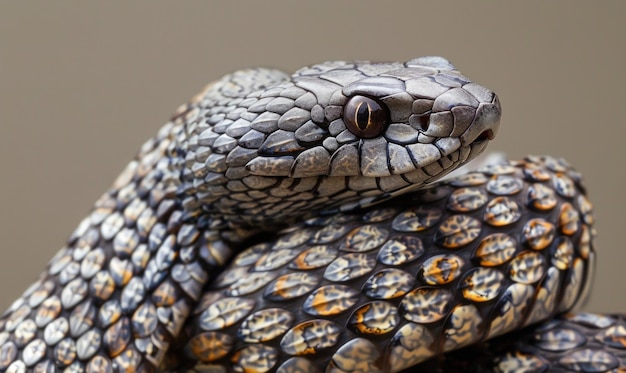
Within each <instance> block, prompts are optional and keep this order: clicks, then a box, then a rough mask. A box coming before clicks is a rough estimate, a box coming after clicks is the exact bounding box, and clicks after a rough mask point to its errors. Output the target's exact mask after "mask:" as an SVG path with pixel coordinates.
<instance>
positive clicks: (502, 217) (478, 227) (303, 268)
mask: <svg viewBox="0 0 626 373" xmlns="http://www.w3.org/2000/svg"><path fill="white" fill-rule="evenodd" d="M592 223H593V218H592V216H591V204H590V202H589V201H588V199H587V198H586V196H585V195H584V188H583V186H582V184H581V180H580V175H579V174H578V173H576V172H575V171H574V170H573V169H571V167H569V166H568V165H567V164H566V163H564V161H562V160H557V159H554V158H549V157H528V158H527V159H526V160H523V161H517V162H509V163H503V164H499V165H492V166H488V167H485V168H483V169H481V170H480V172H473V173H469V174H466V175H464V176H461V177H458V178H454V179H451V180H448V181H445V182H440V183H437V184H435V185H432V186H431V187H430V188H428V189H425V190H422V191H419V192H415V193H410V194H407V195H404V196H402V197H398V198H396V199H393V200H390V201H387V202H386V203H385V204H384V205H382V206H380V205H379V206H374V207H372V208H369V209H366V210H364V211H359V212H358V213H344V214H336V215H333V216H330V217H318V218H313V219H309V220H306V221H304V222H302V223H300V224H295V225H294V226H292V227H290V228H287V229H286V230H284V231H282V232H281V233H279V234H278V236H277V237H276V238H274V239H272V240H270V241H268V242H262V243H259V244H257V245H254V246H251V247H250V248H248V249H246V250H245V251H243V252H242V253H240V254H238V255H237V256H236V257H235V258H234V260H233V261H232V262H231V264H230V265H229V266H228V267H227V268H226V269H225V270H224V272H222V274H221V275H220V276H219V277H218V278H217V279H216V280H215V281H213V282H212V283H210V285H209V288H208V289H207V290H206V291H205V292H204V294H203V296H202V299H201V301H200V302H199V304H198V306H197V307H196V309H195V311H194V312H193V316H192V317H191V318H190V320H189V322H188V323H187V325H186V327H185V330H186V331H185V333H183V336H184V338H182V340H183V341H184V344H183V348H182V350H181V351H180V352H178V351H172V354H170V359H169V361H168V363H169V364H171V366H170V367H169V369H174V367H176V366H177V367H178V368H177V369H178V371H185V370H186V369H191V371H194V372H205V371H207V370H208V371H220V372H248V371H261V372H270V371H279V372H285V373H286V372H324V371H326V372H398V371H401V370H403V369H407V368H410V367H412V366H413V365H415V364H418V363H420V362H423V361H425V360H426V359H430V358H433V357H438V356H440V355H442V354H443V353H445V352H449V351H453V350H456V349H458V348H461V347H466V346H469V345H471V344H475V343H477V342H481V341H484V340H487V339H491V338H494V337H498V336H501V335H503V334H506V333H510V332H512V331H514V330H517V329H520V328H522V327H524V326H527V325H531V324H535V323H537V322H540V321H543V320H546V319H548V318H550V317H552V316H554V315H555V314H557V313H563V312H566V311H569V310H571V309H572V308H574V306H575V305H576V303H577V302H580V301H581V300H582V299H584V298H585V297H586V293H587V292H588V290H589V283H590V278H591V275H592V274H591V272H592V269H593V264H594V258H595V254H594V252H593V249H592V244H591V236H592V229H593V228H592ZM545 328H547V326H546V327H545ZM555 329H556V330H557V331H560V332H562V331H564V330H565V327H561V326H559V327H556V328H555ZM614 334H619V333H614ZM548 338H549V337H546V338H544V344H543V345H540V344H539V343H537V345H539V346H540V347H545V346H546V345H548V346H551V347H552V348H553V349H554V348H555V347H554V346H557V347H560V348H561V349H562V350H565V349H566V347H563V346H568V345H567V344H562V345H561V346H559V345H558V344H556V343H549V342H547V341H546V339H548ZM528 339H529V338H528ZM528 339H527V340H528ZM552 339H555V337H554V336H552ZM505 340H506V341H508V343H514V341H515V339H513V338H510V337H508V336H507V337H505ZM501 345H502V343H496V344H494V346H496V347H498V346H501ZM516 347H517V348H518V349H522V350H523V348H524V347H528V343H527V344H526V345H523V346H516ZM619 347H620V348H623V345H622V344H620V345H619ZM533 348H534V350H535V351H536V350H538V348H537V347H533ZM539 351H540V350H539ZM462 356H465V358H464V359H463V358H461V357H462ZM471 356H472V355H471V354H466V355H459V357H457V358H454V359H449V358H441V359H440V360H435V362H434V363H428V364H429V365H428V368H423V370H421V369H420V368H415V370H411V371H432V370H433V369H437V368H441V371H442V372H446V371H448V369H451V368H452V367H455V368H459V369H461V368H460V367H462V368H463V369H465V368H467V367H470V366H479V365H478V360H476V361H474V360H471V359H470V358H469V357H471ZM579 359H580V357H579ZM181 360H182V361H181ZM529 360H532V359H529ZM535 360H540V359H539V358H537V359H535ZM548 361H551V360H548ZM601 361H602V360H598V364H600V363H601ZM557 362H558V360H555V361H554V363H555V364H557ZM475 363H476V365H474V364H475ZM480 363H481V364H482V366H483V367H490V368H489V369H491V367H493V366H494V365H495V366H496V367H498V368H502V369H503V370H504V371H509V372H513V371H515V370H514V369H513V370H512V369H511V368H509V370H506V369H505V368H506V367H507V366H508V367H511V366H512V365H513V364H516V365H515V366H516V367H518V368H519V367H523V366H528V363H527V362H526V361H522V359H521V358H517V357H516V355H513V356H510V355H504V354H503V355H502V356H498V355H497V354H495V353H493V354H491V355H487V354H486V353H485V354H484V356H483V358H482V360H481V361H480ZM533 363H536V361H533ZM438 364H439V366H438ZM446 364H447V365H446ZM489 364H491V365H489ZM525 364H526V365H525ZM555 366H556V365H555ZM444 367H445V368H444ZM211 369H213V370H211Z"/></svg>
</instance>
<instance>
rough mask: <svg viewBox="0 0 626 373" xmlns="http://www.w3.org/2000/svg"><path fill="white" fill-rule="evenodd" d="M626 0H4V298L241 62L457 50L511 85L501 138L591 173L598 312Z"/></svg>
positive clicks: (614, 192)
mask: <svg viewBox="0 0 626 373" xmlns="http://www.w3.org/2000/svg"><path fill="white" fill-rule="evenodd" d="M625 15H626V2H623V1H614V2H577V1H550V2H543V1H541V2H540V1H536V2H528V1H527V2H516V3H512V2H502V3H501V2H495V1H494V2H439V1H429V2H415V1H403V2H382V1H380V2H379V1H368V2H363V1H360V2H336V1H306V2H304V1H302V2H297V3H296V2H287V1H285V2H220V3H218V2H193V1H189V2H173V1H150V2H147V1H145V2H132V3H129V4H127V3H122V2H117V3H115V2H114V3H108V2H107V3H105V2H99V3H96V2H54V3H52V2H17V1H15V2H12V3H11V2H1V3H0V181H1V182H0V243H1V245H0V250H2V252H1V254H0V284H2V285H1V286H0V308H5V307H6V306H7V305H8V304H10V302H11V301H12V300H13V299H14V298H16V297H17V296H18V295H19V294H20V293H21V292H22V291H23V290H24V289H25V288H26V287H27V286H28V284H29V283H31V282H32V281H33V280H34V279H35V278H36V276H37V275H38V274H39V273H40V271H42V270H43V268H44V266H45V265H46V263H47V261H48V260H49V258H50V257H52V255H53V254H54V253H55V252H56V251H57V250H58V249H59V248H61V246H62V245H63V243H64V240H65V239H66V237H67V236H68V235H69V233H70V232H71V231H72V230H73V229H74V227H75V225H76V224H77V223H78V222H79V221H80V220H81V218H82V217H83V216H84V215H85V214H86V213H87V212H88V211H89V209H90V207H91V204H92V203H93V202H94V201H95V200H96V198H97V197H98V196H99V195H100V194H101V193H102V192H104V191H105V190H106V188H107V187H108V186H109V184H110V183H111V182H112V181H113V179H114V178H115V176H116V175H117V173H118V172H119V171H120V170H121V169H122V168H123V167H124V165H125V164H126V162H128V161H129V160H130V159H131V157H132V156H133V155H134V153H135V151H136V150H137V149H138V148H139V146H140V145H141V144H142V143H143V142H144V141H145V140H146V139H148V138H149V137H150V136H152V135H153V134H154V133H155V132H156V130H157V129H158V128H159V127H160V126H161V125H162V124H164V123H165V122H166V120H167V119H168V118H169V115H170V114H171V113H172V112H173V111H174V109H175V108H176V107H177V106H178V105H179V104H180V103H183V102H185V101H186V100H187V99H188V98H189V97H191V96H192V95H193V94H194V93H196V91H198V90H199V89H200V88H201V87H202V86H203V85H204V84H205V83H207V82H209V81H211V80H214V79H216V78H218V77H220V76H221V75H223V74H225V73H227V72H230V71H232V70H234V69H238V68H241V67H249V66H257V65H263V66H272V67H279V68H283V69H286V70H289V71H292V70H294V69H296V68H298V67H300V66H303V65H307V64H311V63H316V62H321V61H324V60H333V59H372V60H400V61H404V60H406V59H409V58H412V57H416V56H420V55H433V54H434V55H443V56H446V57H447V58H449V59H450V60H451V61H452V62H454V63H455V64H456V65H457V67H459V68H460V69H461V70H462V71H463V72H464V73H465V74H466V75H468V76H469V77H470V78H472V79H473V80H475V81H477V82H479V83H481V84H484V85H486V86H488V87H490V88H492V89H494V90H495V91H496V92H497V93H498V94H499V96H500V98H501V101H502V105H503V110H504V115H503V121H502V127H501V131H500V133H499V137H498V139H497V141H496V142H494V144H493V145H492V149H498V150H505V151H506V152H508V153H509V154H510V155H511V156H512V157H519V156H522V155H524V154H526V153H535V154H537V153H539V154H541V153H549V154H553V155H558V156H563V157H565V158H566V159H568V160H569V161H570V162H571V163H573V164H574V165H576V166H577V167H578V168H579V170H580V171H582V172H583V174H584V175H586V178H587V186H588V188H589V190H590V194H591V198H592V201H594V202H595V211H596V217H597V219H596V221H597V225H596V228H597V231H598V233H599V236H598V239H597V241H596V249H597V251H598V253H599V261H598V266H597V279H596V282H595V287H594V293H593V297H592V298H591V301H590V303H589V304H588V306H587V309H588V310H592V311H611V312H617V311H623V312H626V286H624V284H626V253H625V249H624V247H625V245H626V244H625V241H626V240H625V238H624V237H625V235H626V226H625V225H624V223H625V221H626V219H624V215H625V214H626V210H625V208H626V197H625V191H624V189H625V185H626V184H625V182H626V179H625V178H624V166H623V163H624V161H626V144H625V143H624V141H625V140H626V136H625V135H626V130H625V129H624V127H625V126H626V119H625V117H626V94H625V89H626V88H625V87H626V73H625V72H624V68H625V67H626V42H625V39H626V18H625V17H626V16H625Z"/></svg>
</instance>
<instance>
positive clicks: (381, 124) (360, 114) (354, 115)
mask: <svg viewBox="0 0 626 373" xmlns="http://www.w3.org/2000/svg"><path fill="white" fill-rule="evenodd" d="M343 121H344V123H345V124H346V127H347V128H348V130H349V131H350V132H352V133H353V134H355V135H356V136H358V137H360V138H364V139H371V138H374V137H377V136H379V135H380V134H381V133H383V132H384V131H385V129H386V128H387V125H388V124H389V108H387V106H386V105H385V104H383V103H382V102H380V101H378V100H375V99H373V98H370V97H367V96H361V95H356V96H352V97H350V99H349V100H348V102H347V103H346V105H345V106H344V108H343Z"/></svg>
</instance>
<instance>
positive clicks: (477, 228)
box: [0, 57, 624, 372]
mask: <svg viewBox="0 0 626 373" xmlns="http://www.w3.org/2000/svg"><path fill="white" fill-rule="evenodd" d="M500 117H501V107H500V102H499V99H498V97H497V95H496V94H495V93H494V92H493V91H491V90H489V89H488V88H485V87H483V86H481V85H479V84H476V83H474V82H472V81H470V80H469V79H468V78H467V77H465V76H464V75H463V74H461V73H460V72H459V71H458V70H457V69H456V68H455V67H454V66H453V65H452V64H451V63H450V62H449V61H448V60H446V59H444V58H442V57H420V58H415V59H412V60H409V61H407V62H383V63H380V62H369V61H354V62H349V61H331V62H325V63H320V64H316V65H311V66H307V67H304V68H301V69H299V70H297V71H296V72H295V73H293V74H287V73H285V72H282V71H280V70H276V69H268V68H252V69H246V70H240V71H236V72H234V73H231V74H228V75H226V76H224V77H223V78H221V79H220V80H217V81H215V82H213V83H210V84H209V85H207V86H206V87H205V88H204V89H203V90H202V91H201V92H200V93H199V94H197V95H196V96H194V97H193V98H192V100H191V101H190V102H189V103H187V104H184V105H182V106H180V107H179V108H178V109H177V110H176V112H175V114H174V116H173V117H172V118H171V119H170V120H169V121H168V122H167V123H166V124H165V125H164V126H163V127H162V128H161V129H160V130H159V131H158V133H157V134H156V136H154V137H153V138H151V139H149V140H148V141H147V142H145V143H144V144H143V145H142V147H141V148H140V150H139V152H138V154H137V155H136V157H135V158H134V159H133V160H132V161H131V162H130V163H129V164H128V165H127V167H126V168H125V169H124V170H123V171H122V173H121V174H120V175H119V176H118V178H117V179H116V180H115V181H114V182H113V184H112V185H111V187H110V188H109V189H108V190H107V191H106V192H105V193H104V194H103V195H102V196H101V197H100V198H99V199H98V200H97V201H96V203H95V204H94V206H93V208H92V210H91V212H90V213H89V214H88V216H87V217H86V218H85V219H83V220H82V221H81V222H80V223H79V225H78V227H77V228H76V229H75V231H74V232H73V233H72V234H71V235H70V237H69V238H68V240H67V242H66V243H65V245H64V246H63V247H62V248H61V250H60V251H59V252H58V253H57V254H56V255H55V256H54V257H53V258H52V259H51V260H50V262H49V263H48V265H47V267H46V270H45V271H44V272H43V273H42V274H41V275H40V277H39V278H38V279H37V280H36V281H35V282H34V283H33V284H32V285H31V286H30V287H29V288H28V289H27V290H26V291H25V292H24V294H23V295H22V296H21V297H20V298H18V299H17V300H16V301H14V302H13V303H12V304H11V305H10V306H9V308H8V309H7V311H6V312H5V313H4V314H3V315H2V317H1V318H0V372H26V371H33V372H61V371H63V372H156V371H159V372H184V371H187V372H272V371H276V372H318V371H319V372H321V371H327V372H398V371H402V370H405V369H418V370H416V371H453V370H454V369H459V370H462V371H468V370H469V369H474V370H475V371H507V372H512V371H548V370H550V371H558V369H561V370H562V371H572V370H578V371H594V372H595V371H613V370H615V369H617V368H618V367H623V366H624V364H622V363H621V361H622V360H620V359H622V358H623V356H622V355H623V353H622V355H620V352H621V351H623V349H624V342H623V340H624V338H623V330H624V328H623V323H624V320H623V317H622V316H620V315H593V314H582V313H580V314H575V313H567V312H569V311H571V310H573V309H575V307H576V306H577V305H578V304H580V303H581V302H582V301H584V299H585V298H586V294H588V293H589V288H590V282H591V281H590V278H591V276H592V271H593V264H594V260H595V253H594V251H593V247H592V238H593V235H594V230H593V217H592V207H591V203H590V202H589V200H588V199H587V197H586V195H585V188H584V186H583V184H582V180H581V176H580V174H579V173H578V172H576V171H575V170H574V169H573V168H572V167H571V166H569V165H568V164H567V163H566V162H565V161H563V160H560V159H556V158H551V157H527V158H526V159H524V160H521V161H511V162H508V163H503V164H497V165H489V166H486V167H485V168H481V169H479V170H474V171H471V172H469V173H467V174H465V175H462V176H457V177H456V178H452V179H449V180H446V181H438V180H439V179H441V178H443V177H445V176H446V175H447V174H449V173H450V172H452V171H453V170H455V169H456V168H457V167H459V166H461V165H464V164H466V163H468V162H469V161H471V160H472V159H474V158H476V157H477V156H478V155H479V154H481V153H482V152H483V151H484V150H485V148H486V146H487V144H488V142H489V141H490V140H492V139H493V138H494V137H495V136H496V134H497V132H498V127H499V123H500ZM557 315H561V316H558V317H556V318H555V316H557ZM546 320H548V321H546ZM541 322H546V323H543V324H542V323H541ZM538 323H539V324H538ZM537 325H538V326H537ZM527 326H530V327H531V328H535V329H528V328H526V329H523V330H522V331H519V329H520V328H523V327H527ZM512 333H518V334H512ZM519 333H522V334H519ZM523 333H527V334H523ZM536 335H541V336H542V337H541V338H536ZM494 338H495V339H494ZM490 341H495V342H490ZM457 349H460V351H459V352H455V350H457ZM468 349H470V350H471V352H468ZM449 354H451V355H449ZM447 356H451V357H450V358H447ZM600 369H605V370H600Z"/></svg>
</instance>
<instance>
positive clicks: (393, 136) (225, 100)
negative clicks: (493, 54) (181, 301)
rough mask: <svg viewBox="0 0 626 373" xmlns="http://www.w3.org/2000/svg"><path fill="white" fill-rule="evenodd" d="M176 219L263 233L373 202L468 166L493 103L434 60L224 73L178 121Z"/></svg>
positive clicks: (489, 130)
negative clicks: (180, 198) (181, 215)
mask: <svg viewBox="0 0 626 373" xmlns="http://www.w3.org/2000/svg"><path fill="white" fill-rule="evenodd" d="M186 112H187V113H186V119H185V120H186V124H185V132H184V134H185V135H184V138H183V139H182V140H180V141H179V144H178V146H179V149H181V150H182V153H184V154H185V166H184V171H183V190H184V195H185V206H186V208H187V209H188V210H192V211H198V212H200V211H203V212H205V213H208V214H210V215H211V216H214V217H216V218H220V219H225V220H226V221H228V222H229V223H230V224H231V225H234V226H237V225H244V226H245V225H249V226H266V225H272V224H276V223H284V222H287V221H288V220H290V219H293V218H295V217H299V216H303V215H304V216H306V215H311V214H314V213H316V212H321V211H330V210H334V209H342V210H347V209H351V208H355V207H358V206H365V205H369V204H371V203H375V202H377V201H379V200H383V199H385V198H388V197H390V196H392V195H395V194H399V193H403V192H404V191H406V190H409V189H414V188H417V187H419V186H420V185H423V184H424V183H427V182H431V181H433V180H435V179H438V178H440V177H441V176H443V175H445V174H446V173H448V172H449V171H451V170H453V169H454V168H456V167H457V166H459V165H461V164H463V163H465V162H467V161H468V160H470V159H472V158H474V157H475V156H476V155H478V154H480V152H482V151H483V150H484V148H485V146H486V143H487V142H488V140H490V139H492V138H493V137H494V136H495V134H496V132H497V130H498V125H499V121H500V112H501V110H500V104H499V102H498V98H497V96H496V95H495V94H494V93H493V92H492V91H490V90H489V89H487V88H484V87H482V86H480V85H477V84H475V83H472V82H471V81H469V80H468V79H467V78H466V77H464V76H463V75H461V73H459V72H458V71H457V70H455V68H454V67H453V66H452V65H451V64H450V63H449V62H448V61H447V60H445V59H443V58H440V57H425V58H418V59H414V60H411V61H408V62H406V63H398V62H393V63H371V62H327V63H323V64H319V65H314V66H310V67H306V68H302V69H300V70H298V71H297V72H296V73H295V74H293V75H292V76H288V75H287V74H285V73H283V72H280V71H277V70H269V69H251V70H243V71H239V72H235V73H233V74H230V75H227V76H225V77H224V78H223V79H222V80H220V81H218V82H215V83H212V84H211V85H209V86H208V87H207V88H206V89H205V90H204V91H203V92H202V93H201V94H199V95H198V96H197V97H196V98H195V99H194V102H193V103H192V104H191V106H189V107H187V109H186Z"/></svg>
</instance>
